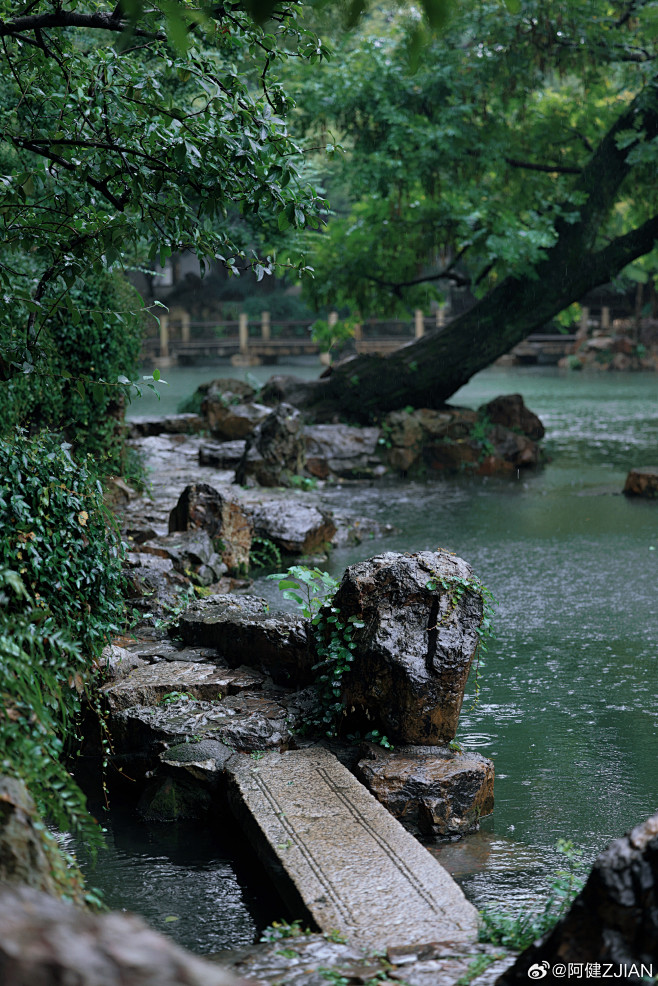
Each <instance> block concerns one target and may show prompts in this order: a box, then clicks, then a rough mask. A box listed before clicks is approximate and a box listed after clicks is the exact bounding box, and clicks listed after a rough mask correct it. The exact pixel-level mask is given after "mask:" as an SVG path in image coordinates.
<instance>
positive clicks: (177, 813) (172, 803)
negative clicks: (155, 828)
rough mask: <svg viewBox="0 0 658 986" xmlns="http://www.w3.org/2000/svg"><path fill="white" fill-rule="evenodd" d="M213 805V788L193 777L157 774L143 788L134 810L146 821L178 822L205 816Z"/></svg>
mask: <svg viewBox="0 0 658 986" xmlns="http://www.w3.org/2000/svg"><path fill="white" fill-rule="evenodd" d="M212 806H213V797H212V791H211V790H209V789H208V787H206V786H205V785H201V784H199V783H198V782H196V781H195V780H193V779H192V778H190V779H188V778H184V777H181V778H180V779H178V778H174V777H158V778H156V779H155V780H153V781H151V782H149V783H147V785H146V788H145V789H144V791H142V794H141V796H140V798H139V801H138V802H137V812H138V814H139V815H141V817H142V818H143V819H144V821H147V822H179V821H183V820H185V819H200V818H207V816H208V815H209V814H210V812H211V810H212Z"/></svg>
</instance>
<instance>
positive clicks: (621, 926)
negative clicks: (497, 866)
mask: <svg viewBox="0 0 658 986" xmlns="http://www.w3.org/2000/svg"><path fill="white" fill-rule="evenodd" d="M657 958H658V815H653V816H652V817H651V818H649V819H648V820H647V821H646V822H644V823H643V824H642V825H638V826H636V827H635V828H634V829H632V830H631V832H629V833H627V834H626V835H624V836H623V837H622V838H621V839H615V840H614V841H613V842H611V843H610V845H609V846H608V847H607V849H604V851H603V852H602V853H601V855H600V856H598V857H597V858H596V860H595V861H594V866H593V867H592V872H591V873H590V875H589V877H588V879H587V883H586V884H585V886H584V887H583V889H582V891H581V892H580V893H579V894H578V896H577V897H576V899H575V901H574V902H573V904H572V906H571V908H570V910H569V911H568V913H567V914H566V915H565V917H564V918H562V920H561V921H559V922H558V923H557V924H556V926H555V928H554V929H553V930H552V931H551V932H550V933H549V934H548V935H546V936H545V937H544V938H542V939H541V940H540V941H539V942H536V943H535V944H534V945H532V946H531V947H530V948H528V949H526V951H525V952H523V954H522V955H520V956H519V958H518V959H517V961H516V962H515V963H514V965H513V966H512V968H511V969H509V971H508V972H506V973H505V974H504V975H503V976H502V977H501V978H499V979H498V980H497V984H500V986H511V984H513V983H527V982H528V979H529V978H530V979H539V978H542V979H543V978H546V981H547V982H555V981H556V980H557V979H560V980H562V978H563V977H564V976H565V975H566V972H567V970H568V968H569V965H570V964H572V963H575V964H577V965H578V966H579V968H580V969H581V970H582V968H583V964H584V963H587V964H589V963H596V964H597V965H598V975H600V976H604V977H605V976H610V977H614V978H617V979H621V981H622V982H626V983H640V982H643V981H646V980H647V979H650V978H651V977H652V976H654V975H655V974H656V971H657V969H656V959H657ZM652 964H653V970H652V971H650V970H651V967H652ZM643 966H644V968H643ZM558 968H560V972H558ZM533 970H539V971H540V974H537V973H535V974H534V975H533ZM562 970H564V971H562ZM579 974H580V975H582V971H581V972H580V973H579ZM573 975H577V973H575V972H574V973H573ZM592 975H594V973H592Z"/></svg>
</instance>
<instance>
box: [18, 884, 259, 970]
mask: <svg viewBox="0 0 658 986" xmlns="http://www.w3.org/2000/svg"><path fill="white" fill-rule="evenodd" d="M0 977H1V978H2V982H3V983H4V984H5V986H62V984H64V983H66V984H67V986H69V984H70V986H237V984H238V983H240V982H242V980H239V979H237V978H236V977H235V976H233V975H232V974H231V973H229V972H227V971H226V970H224V969H221V968H219V967H218V966H217V965H213V964H212V963H210V962H207V961H204V960H203V959H200V958H198V957H197V956H195V955H190V954H189V953H187V952H184V951H183V949H181V948H179V947H178V946H177V945H174V943H173V942H172V941H170V939H169V938H166V937H165V936H164V935H160V934H158V933H157V932H156V931H153V930H152V929H151V928H149V927H148V925H147V924H146V922H144V921H142V919H141V918H138V917H134V916H132V915H128V914H119V913H114V914H91V913H90V912H89V911H85V910H82V909H80V908H78V907H73V906H72V905H71V904H67V903H65V902H64V901H62V900H56V899H55V898H53V897H50V896H48V895H47V894H44V893H39V892H38V891H36V890H33V889H31V888H29V887H21V888H20V889H18V890H11V889H8V888H2V891H1V892H0Z"/></svg>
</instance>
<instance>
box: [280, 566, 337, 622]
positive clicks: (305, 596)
mask: <svg viewBox="0 0 658 986" xmlns="http://www.w3.org/2000/svg"><path fill="white" fill-rule="evenodd" d="M267 577H268V579H276V580H277V581H278V583H279V585H278V588H279V590H280V591H281V593H282V594H283V598H284V599H289V600H291V601H292V602H294V603H296V604H297V606H299V608H300V609H301V611H302V615H303V616H305V617H306V618H307V619H315V617H316V616H317V615H318V613H319V611H320V609H321V608H322V606H324V605H325V604H326V603H327V602H328V601H329V600H330V599H331V598H332V597H333V596H334V594H335V592H336V590H337V588H338V581H337V579H335V578H334V577H333V576H332V575H329V574H328V572H323V571H322V569H320V568H307V567H306V565H291V567H290V568H289V569H288V571H287V572H278V573H275V574H273V575H268V576H267Z"/></svg>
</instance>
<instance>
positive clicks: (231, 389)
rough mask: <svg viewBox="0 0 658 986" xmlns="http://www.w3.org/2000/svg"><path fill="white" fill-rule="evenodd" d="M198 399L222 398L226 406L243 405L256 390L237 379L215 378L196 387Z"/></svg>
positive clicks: (252, 397) (251, 398) (244, 381)
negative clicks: (232, 404)
mask: <svg viewBox="0 0 658 986" xmlns="http://www.w3.org/2000/svg"><path fill="white" fill-rule="evenodd" d="M196 393H197V394H198V395H199V397H202V398H203V397H213V398H215V399H218V398H220V397H221V398H222V399H223V400H224V402H225V403H226V404H231V403H234V404H244V403H247V402H248V401H251V400H253V399H254V397H255V396H256V390H255V389H254V387H252V386H251V384H249V383H247V381H246V380H238V379H237V377H217V378H216V379H215V380H211V381H210V382H209V383H202V384H200V386H199V387H197V390H196Z"/></svg>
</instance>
